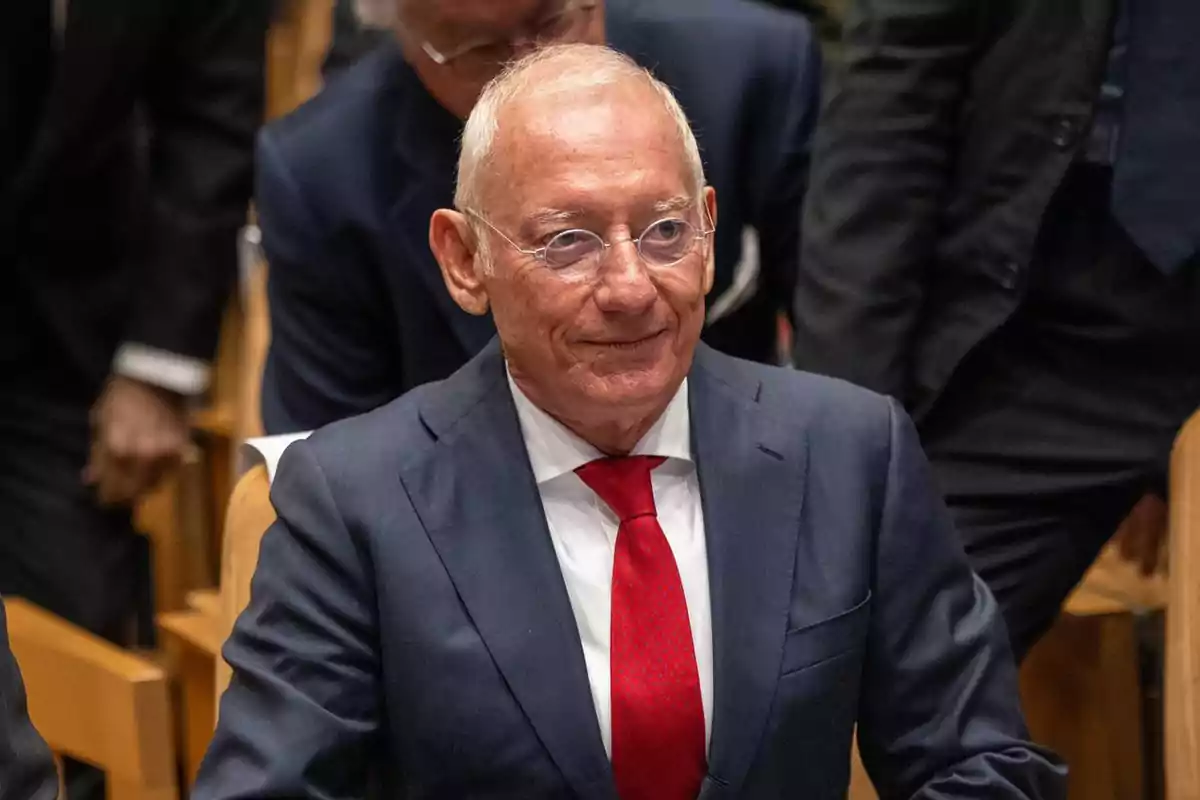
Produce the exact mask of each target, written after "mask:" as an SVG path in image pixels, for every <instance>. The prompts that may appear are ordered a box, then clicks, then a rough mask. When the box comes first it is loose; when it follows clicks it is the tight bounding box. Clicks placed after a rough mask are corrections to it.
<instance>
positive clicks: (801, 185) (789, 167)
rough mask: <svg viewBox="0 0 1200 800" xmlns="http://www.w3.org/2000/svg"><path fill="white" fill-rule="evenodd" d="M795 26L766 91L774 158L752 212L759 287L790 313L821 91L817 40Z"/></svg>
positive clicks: (765, 124) (764, 126)
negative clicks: (776, 81) (777, 78)
mask: <svg viewBox="0 0 1200 800" xmlns="http://www.w3.org/2000/svg"><path fill="white" fill-rule="evenodd" d="M794 30H795V31H796V34H795V36H793V37H792V38H790V39H789V40H788V45H789V52H786V53H782V54H781V58H783V59H784V60H785V64H786V69H783V70H781V71H780V78H781V85H779V86H774V87H770V89H771V91H769V92H764V95H765V96H766V97H767V98H769V100H768V102H767V103H765V104H764V105H766V108H764V109H763V114H762V120H761V122H760V125H761V127H760V130H761V131H763V134H762V135H765V136H768V137H770V138H771V139H773V141H768V142H766V143H765V146H763V147H762V148H761V151H762V152H764V153H769V154H772V155H773V157H774V160H773V161H772V162H771V163H767V164H764V165H762V166H763V167H764V169H763V170H762V172H761V173H760V175H761V176H762V178H761V180H762V185H763V186H764V187H765V191H764V193H763V195H762V197H761V199H760V200H759V203H758V208H757V209H756V212H755V227H756V228H757V230H758V239H759V247H760V248H761V253H760V259H759V260H760V263H761V264H762V268H763V287H762V290H761V291H764V292H767V293H768V296H769V297H773V298H779V300H778V303H779V307H782V308H783V309H785V310H786V311H787V313H789V314H790V313H791V308H790V305H791V304H790V303H789V302H788V298H790V297H792V295H793V293H794V292H795V289H796V278H797V275H798V274H799V272H800V220H801V212H802V209H803V206H804V193H805V190H806V188H807V186H808V171H809V155H810V147H811V144H812V135H813V128H814V127H816V122H817V112H818V110H819V102H820V90H821V48H820V45H819V43H818V42H817V40H816V37H815V36H814V35H813V33H812V28H810V27H809V26H807V25H802V24H797V25H795V26H794ZM718 199H720V198H718Z"/></svg>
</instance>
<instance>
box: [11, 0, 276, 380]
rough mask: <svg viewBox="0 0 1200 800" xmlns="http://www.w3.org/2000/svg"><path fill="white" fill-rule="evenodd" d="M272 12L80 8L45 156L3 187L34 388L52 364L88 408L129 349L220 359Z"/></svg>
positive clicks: (20, 345) (262, 1)
mask: <svg viewBox="0 0 1200 800" xmlns="http://www.w3.org/2000/svg"><path fill="white" fill-rule="evenodd" d="M20 1H21V2H26V1H27V0H20ZM32 2H45V3H46V4H47V5H49V4H50V2H51V0H32ZM269 5H270V4H269V2H268V0H171V1H170V2H154V1H152V0H70V2H69V12H68V16H67V23H66V29H65V35H64V39H63V43H62V49H61V52H60V53H59V54H58V56H57V59H56V64H55V69H54V77H53V82H52V84H51V87H50V94H49V96H48V98H47V100H46V102H45V104H44V107H43V110H42V115H41V119H40V120H33V121H31V124H33V125H35V126H36V132H35V134H34V138H33V141H32V145H31V146H30V148H29V150H28V153H27V156H26V157H25V158H24V160H23V165H22V166H21V168H20V169H19V171H18V173H17V175H16V178H15V181H14V182H13V184H12V185H9V186H4V185H0V267H3V268H4V281H5V285H4V291H3V292H2V293H0V295H2V296H0V364H3V365H4V368H5V369H6V370H12V369H14V368H15V369H16V370H17V376H16V377H17V379H18V380H20V381H21V382H22V386H24V385H27V384H28V383H29V380H30V378H29V372H30V369H39V370H41V371H42V372H44V373H48V374H46V375H43V376H42V379H43V380H49V381H51V382H53V383H54V384H56V385H57V386H58V387H60V388H61V389H62V390H63V391H66V392H68V393H69V394H70V395H71V396H73V397H78V398H83V399H84V400H85V402H86V401H89V400H90V396H91V395H92V394H94V392H95V391H96V389H97V388H98V386H99V384H100V382H101V381H102V380H103V378H104V377H105V376H106V375H107V374H108V370H109V367H110V364H111V360H112V356H113V352H114V349H115V347H116V346H117V344H118V343H119V342H122V341H131V342H137V343H139V344H144V345H148V346H151V347H155V348H160V349H162V350H166V351H169V352H172V353H178V354H181V355H185V356H191V357H196V358H202V359H207V358H209V357H211V355H212V351H213V349H214V346H215V343H216V338H217V330H218V324H219V321H220V315H221V312H222V309H223V307H224V303H225V301H226V298H227V296H228V293H229V290H230V288H231V286H232V283H233V281H234V278H235V275H236V264H237V260H236V240H237V237H236V234H237V230H238V228H239V227H240V226H241V225H242V224H243V223H244V221H245V217H246V209H247V201H248V199H249V196H250V190H251V185H252V173H253V169H252V156H253V141H254V135H255V133H256V131H257V129H258V127H259V125H260V124H261V122H262V109H263V96H262V95H263V52H264V36H265V31H266V27H267V16H268V13H269V10H268V9H269ZM14 364H15V365H17V366H16V367H14V366H13V365H14ZM10 377H12V376H11V375H10ZM6 391H7V389H6Z"/></svg>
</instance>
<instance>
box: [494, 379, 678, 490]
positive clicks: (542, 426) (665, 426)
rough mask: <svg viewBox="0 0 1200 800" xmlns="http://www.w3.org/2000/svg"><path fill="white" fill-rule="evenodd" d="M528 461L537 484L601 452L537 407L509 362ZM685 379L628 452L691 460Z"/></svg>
mask: <svg viewBox="0 0 1200 800" xmlns="http://www.w3.org/2000/svg"><path fill="white" fill-rule="evenodd" d="M504 371H505V375H506V376H507V377H508V386H509V389H511V390H512V396H513V402H514V403H516V406H517V418H518V419H519V420H520V423H521V435H522V436H523V437H524V439H525V449H526V450H528V451H529V464H530V466H531V467H533V477H534V480H536V481H537V483H538V485H541V484H543V483H546V482H548V481H552V480H554V479H555V478H558V477H560V476H562V475H565V474H567V473H570V472H574V471H575V470H576V469H578V468H579V467H582V466H583V465H584V464H587V463H588V462H589V461H595V460H596V459H598V458H604V454H603V453H601V452H600V451H599V450H597V449H596V448H595V447H593V446H592V445H590V444H588V443H587V442H585V441H584V440H583V439H581V438H579V436H577V435H576V434H575V433H574V432H572V431H571V430H569V429H568V428H567V427H566V426H565V425H563V424H562V423H561V422H559V421H558V420H556V419H554V417H552V416H550V415H549V414H547V413H546V412H545V411H543V410H542V409H540V408H538V407H537V406H536V405H535V404H534V403H533V401H532V400H530V399H529V398H528V397H526V395H525V393H524V392H523V391H521V387H519V386H517V384H516V381H514V380H513V377H512V373H511V372H509V371H508V365H507V364H505V367H504ZM687 386H688V383H687V378H684V379H683V383H681V384H680V385H679V389H678V390H677V391H676V392H675V396H674V397H673V398H671V402H670V403H669V404H668V405H667V408H666V410H665V411H663V413H662V416H660V417H659V418H658V419H657V420H656V421H655V423H654V425H653V426H652V427H651V428H650V430H648V431H646V434H645V436H643V437H642V438H641V440H640V441H639V442H638V443H637V445H636V446H635V447H634V448H633V451H632V453H631V455H639V456H664V457H666V458H674V459H679V460H681V461H689V462H690V461H691V460H692V442H691V413H690V411H689V409H688V393H687Z"/></svg>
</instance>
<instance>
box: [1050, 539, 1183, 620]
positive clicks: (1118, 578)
mask: <svg viewBox="0 0 1200 800" xmlns="http://www.w3.org/2000/svg"><path fill="white" fill-rule="evenodd" d="M1168 594H1169V592H1168V585H1167V577H1166V576H1165V575H1163V574H1156V575H1151V576H1149V577H1147V576H1145V575H1142V574H1141V572H1139V571H1138V567H1137V565H1136V564H1132V563H1130V562H1128V561H1126V560H1125V559H1123V558H1122V557H1121V554H1120V553H1119V552H1117V549H1116V547H1115V546H1111V545H1110V546H1109V547H1106V548H1105V549H1104V550H1103V551H1101V553H1100V557H1099V558H1097V559H1096V563H1095V564H1093V565H1092V568H1091V569H1089V570H1088V572H1087V574H1086V575H1085V576H1084V577H1083V580H1082V581H1080V584H1079V586H1078V587H1077V588H1076V589H1075V591H1074V592H1072V593H1071V596H1070V597H1068V598H1067V602H1066V603H1065V604H1064V606H1063V611H1064V612H1065V613H1067V614H1070V615H1071V616H1075V617H1094V616H1102V615H1105V614H1131V613H1132V614H1142V613H1146V612H1149V611H1161V610H1162V609H1164V608H1166V607H1167V599H1168Z"/></svg>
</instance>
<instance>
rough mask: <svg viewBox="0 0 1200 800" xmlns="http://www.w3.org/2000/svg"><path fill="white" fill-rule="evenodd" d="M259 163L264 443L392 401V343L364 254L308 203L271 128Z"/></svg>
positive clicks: (395, 373)
mask: <svg viewBox="0 0 1200 800" xmlns="http://www.w3.org/2000/svg"><path fill="white" fill-rule="evenodd" d="M258 149H259V155H258V219H259V226H260V227H261V228H262V243H263V251H264V253H265V255H266V259H267V264H268V280H267V298H268V302H269V304H270V310H271V345H270V349H269V350H268V352H267V363H266V366H265V369H264V371H263V385H262V418H263V427H264V428H265V429H266V432H267V433H269V434H272V435H273V434H280V433H299V432H302V431H310V430H314V429H316V428H319V427H321V426H323V425H327V424H329V423H330V422H334V421H336V420H339V419H345V418H346V417H351V416H354V415H356V414H361V413H363V412H366V411H369V410H371V409H373V408H376V407H378V406H380V405H382V404H383V403H385V402H387V401H389V400H391V399H392V398H394V397H395V396H396V395H398V394H399V393H400V392H399V388H398V382H399V376H400V365H399V364H395V363H393V362H394V360H395V357H394V356H393V355H392V350H391V348H390V347H388V343H389V342H390V341H391V340H392V338H393V336H394V334H391V335H389V334H388V333H387V325H386V323H384V322H381V321H380V319H379V317H378V316H377V315H376V314H374V313H373V312H374V310H375V309H377V308H379V307H380V296H381V290H379V289H377V288H376V287H374V286H372V285H371V283H370V275H369V274H368V272H369V267H368V266H367V265H366V264H365V260H364V258H363V256H362V252H361V250H358V249H355V248H354V247H353V246H352V244H351V243H350V242H349V241H348V239H347V237H344V236H343V237H339V236H337V235H336V234H334V233H333V232H332V231H331V230H330V228H331V227H332V226H331V225H329V224H328V223H327V222H326V221H325V220H323V219H320V218H319V217H318V215H317V214H316V212H315V211H314V210H313V206H312V204H311V203H310V202H309V199H308V198H307V197H305V195H304V191H303V189H302V187H301V186H300V185H299V184H298V182H297V181H296V179H295V176H294V175H293V173H292V171H291V169H289V167H288V164H287V163H286V161H285V159H284V158H283V157H282V156H281V154H280V152H279V149H278V147H277V145H276V142H275V137H274V135H273V132H272V129H270V128H268V129H266V130H265V131H263V134H262V136H261V137H260V140H259V148H258Z"/></svg>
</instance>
